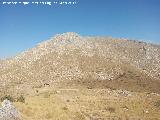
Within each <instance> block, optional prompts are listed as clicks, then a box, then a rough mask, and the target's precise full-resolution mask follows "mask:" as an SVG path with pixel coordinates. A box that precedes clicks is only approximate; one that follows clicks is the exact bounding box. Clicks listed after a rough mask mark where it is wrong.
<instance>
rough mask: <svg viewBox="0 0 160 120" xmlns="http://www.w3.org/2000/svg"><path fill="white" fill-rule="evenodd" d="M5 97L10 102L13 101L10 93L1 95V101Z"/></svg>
mask: <svg viewBox="0 0 160 120" xmlns="http://www.w3.org/2000/svg"><path fill="white" fill-rule="evenodd" d="M5 99H7V100H9V101H11V102H14V101H15V100H14V98H13V97H12V96H11V95H5V96H3V97H1V102H2V101H4V100H5Z"/></svg>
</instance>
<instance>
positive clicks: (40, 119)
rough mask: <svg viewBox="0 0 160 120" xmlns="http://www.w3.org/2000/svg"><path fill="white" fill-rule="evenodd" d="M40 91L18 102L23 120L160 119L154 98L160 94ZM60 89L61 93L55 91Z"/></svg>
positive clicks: (84, 90) (110, 91) (105, 90)
mask: <svg viewBox="0 0 160 120" xmlns="http://www.w3.org/2000/svg"><path fill="white" fill-rule="evenodd" d="M39 91H40V92H39V94H35V95H32V96H26V97H25V98H26V99H25V104H24V103H20V102H16V103H15V104H16V106H17V108H18V109H19V110H20V112H21V113H22V116H23V118H24V120H94V119H98V120H109V119H111V118H114V119H121V120H126V119H136V120H138V119H141V120H151V119H156V118H157V120H158V119H159V118H160V114H159V112H160V110H159V109H157V108H156V107H155V106H154V101H155V100H158V99H159V98H160V96H155V95H150V96H147V94H146V93H133V95H132V96H130V97H124V96H117V95H116V94H115V93H116V91H112V90H108V89H81V88H80V90H79V91H75V90H73V91H72V90H67V89H66V90H65V89H53V88H48V89H46V88H45V89H42V88H41V89H39ZM56 91H58V92H56Z"/></svg>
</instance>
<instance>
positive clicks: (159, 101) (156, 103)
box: [154, 100, 160, 108]
mask: <svg viewBox="0 0 160 120" xmlns="http://www.w3.org/2000/svg"><path fill="white" fill-rule="evenodd" d="M154 105H155V106H156V107H158V108H160V100H158V101H156V102H155V104H154Z"/></svg>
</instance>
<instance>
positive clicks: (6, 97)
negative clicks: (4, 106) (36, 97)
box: [1, 95, 25, 103]
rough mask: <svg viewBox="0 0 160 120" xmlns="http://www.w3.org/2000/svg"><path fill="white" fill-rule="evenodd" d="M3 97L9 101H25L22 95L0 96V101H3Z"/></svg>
mask: <svg viewBox="0 0 160 120" xmlns="http://www.w3.org/2000/svg"><path fill="white" fill-rule="evenodd" d="M5 99H7V100H9V101H11V102H21V103H25V98H24V96H23V95H20V96H18V97H17V98H14V97H12V96H11V95H5V96H3V97H1V102H3V101H4V100H5Z"/></svg>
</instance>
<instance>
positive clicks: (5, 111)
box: [0, 99, 21, 120]
mask: <svg viewBox="0 0 160 120" xmlns="http://www.w3.org/2000/svg"><path fill="white" fill-rule="evenodd" d="M0 120H21V117H20V114H19V112H18V110H17V109H16V108H15V106H14V105H13V104H12V103H11V102H10V101H9V100H7V99H6V100H4V101H3V102H2V107H1V108H0Z"/></svg>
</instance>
